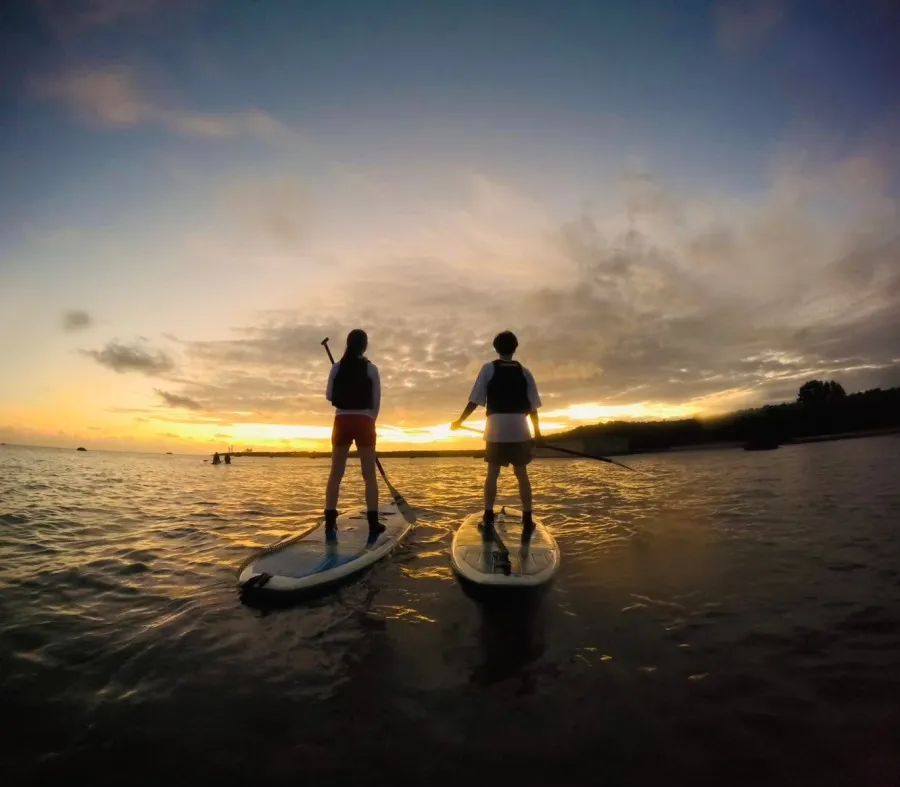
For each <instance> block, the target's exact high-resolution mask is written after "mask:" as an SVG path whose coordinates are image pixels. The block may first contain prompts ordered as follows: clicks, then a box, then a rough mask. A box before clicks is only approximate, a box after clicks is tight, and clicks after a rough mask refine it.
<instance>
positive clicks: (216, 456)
mask: <svg viewBox="0 0 900 787" xmlns="http://www.w3.org/2000/svg"><path fill="white" fill-rule="evenodd" d="M221 462H222V459H221V457H220V456H219V452H218V451H216V452H215V453H214V454H213V462H212V463H213V464H214V465H217V464H221Z"/></svg>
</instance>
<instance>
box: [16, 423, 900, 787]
mask: <svg viewBox="0 0 900 787" xmlns="http://www.w3.org/2000/svg"><path fill="white" fill-rule="evenodd" d="M852 442H855V443H856V445H855V446H853V447H852V448H851V447H849V442H848V443H844V444H839V443H832V444H821V445H817V446H791V447H785V448H784V449H782V450H779V451H777V452H772V454H770V455H769V456H768V457H761V456H750V455H747V454H745V453H744V452H741V451H730V452H729V451H721V452H696V453H692V454H688V453H685V454H682V455H675V454H672V455H669V456H662V455H656V456H652V457H634V458H633V459H632V463H633V464H634V465H635V466H639V467H641V469H643V470H645V471H646V472H647V475H646V476H640V477H637V476H633V475H630V474H627V473H625V472H623V471H620V470H617V469H615V468H607V467H606V466H604V465H600V464H599V463H592V462H589V461H574V462H569V461H541V460H539V461H536V462H535V463H533V464H532V466H531V470H530V473H531V476H532V481H533V486H534V489H535V502H536V508H535V510H536V512H538V513H539V514H540V516H541V517H542V518H543V520H544V523H545V524H546V525H547V526H548V527H550V528H551V529H552V531H553V532H554V534H555V535H556V537H557V539H558V541H559V543H560V546H561V549H562V554H563V558H562V565H561V570H560V574H559V575H558V578H557V581H556V582H555V584H554V585H553V587H552V588H551V589H550V590H549V591H548V592H547V594H546V595H545V596H544V597H542V600H541V601H539V602H537V603H536V604H535V605H534V608H533V609H532V608H528V609H524V610H523V609H521V608H519V607H518V606H516V605H513V606H509V605H498V606H497V607H496V608H494V607H493V606H491V605H485V604H484V603H481V602H477V601H475V600H473V599H471V598H469V597H468V596H467V595H466V594H464V593H463V592H462V590H461V588H460V587H459V585H458V582H457V580H456V579H455V577H454V575H453V573H452V571H451V569H450V566H449V558H448V553H447V552H448V547H449V543H450V540H451V539H452V534H453V532H454V530H455V528H456V527H457V526H458V525H459V523H460V522H461V521H462V519H463V518H464V516H465V515H466V514H467V513H469V512H471V511H477V510H479V508H480V506H481V491H482V484H483V472H484V466H483V463H481V462H475V461H467V460H444V461H432V460H419V461H416V462H411V461H410V462H406V461H397V460H391V462H390V463H389V464H388V463H387V462H385V469H386V470H387V471H388V473H389V474H390V477H391V481H392V482H393V483H394V485H395V486H397V488H398V489H402V490H403V492H404V495H405V496H406V497H407V499H408V500H409V501H410V502H411V503H412V504H413V505H414V506H416V507H417V510H418V512H419V516H420V520H421V523H420V526H419V527H418V528H417V529H416V531H414V533H413V535H412V537H411V539H410V541H409V543H408V545H407V546H406V547H404V548H402V549H400V550H398V551H397V552H396V553H395V554H394V555H393V556H392V557H391V558H389V559H387V560H385V561H382V562H381V563H379V564H378V565H376V566H375V567H374V568H373V570H372V571H370V572H369V573H367V574H366V575H365V577H363V578H362V579H361V580H360V581H358V582H355V583H351V584H349V585H347V586H345V587H343V588H340V589H337V590H335V591H334V592H332V593H330V594H328V595H327V596H324V597H322V598H320V599H317V600H312V601H309V602H307V603H303V604H294V605H292V606H287V607H286V608H283V609H274V608H265V607H250V606H244V605H242V604H241V603H240V601H239V599H238V595H237V593H236V591H235V587H234V571H235V568H236V566H237V564H238V563H239V562H240V561H241V560H242V559H243V558H244V557H246V555H247V554H248V553H249V552H250V551H251V550H253V549H256V548H259V547H260V546H264V545H266V544H270V543H272V542H274V541H276V540H278V539H281V538H283V537H286V536H290V535H293V534H295V533H297V532H300V531H301V530H303V529H306V527H307V526H308V524H310V523H312V522H315V521H316V519H317V517H318V516H319V514H320V512H321V507H322V500H321V491H322V489H323V488H324V484H325V479H326V477H327V473H328V464H327V462H306V461H281V460H266V461H262V460H260V459H246V460H244V459H241V460H240V464H239V465H238V464H236V465H234V466H233V467H232V468H231V469H232V470H236V471H238V472H232V473H229V474H228V475H227V482H226V481H225V480H223V479H224V476H223V475H222V474H216V473H214V472H212V471H211V469H210V467H209V465H204V464H203V462H202V459H198V458H196V457H142V456H129V455H124V454H123V455H113V454H103V453H102V452H92V453H91V455H89V456H83V457H73V456H72V455H70V454H69V453H65V452H55V453H53V452H42V451H39V450H34V449H27V450H25V449H22V450H18V449H16V450H13V451H11V452H10V451H6V450H5V451H4V452H3V453H2V454H0V495H2V499H3V500H4V504H5V505H7V506H8V507H9V508H10V509H11V510H10V511H8V512H7V513H4V514H0V525H2V532H0V565H2V566H3V568H2V569H0V572H2V586H3V593H2V594H0V614H2V616H3V621H4V625H3V626H2V627H0V660H2V663H3V664H4V669H3V670H2V671H0V691H2V699H3V700H4V706H5V707H8V708H10V709H11V713H12V714H13V715H14V716H15V717H16V718H17V719H19V720H21V721H22V723H20V724H18V725H17V730H18V732H17V733H16V734H17V735H18V736H19V737H18V738H17V739H16V750H17V753H18V754H19V755H20V756H21V758H22V759H23V761H24V762H26V763H27V764H28V768H29V772H30V773H32V774H35V775H37V776H38V777H40V776H47V777H48V779H47V781H52V780H53V779H49V776H58V777H60V780H63V779H65V778H69V777H71V776H72V774H73V773H74V772H75V771H76V770H77V769H78V768H80V769H81V771H82V772H88V771H90V772H91V773H92V774H95V775H97V776H98V777H100V778H101V780H102V777H103V776H104V775H106V776H110V775H117V774H120V773H121V769H119V771H115V769H116V767H118V766H117V765H116V763H118V762H119V760H117V759H116V758H117V757H119V758H121V757H123V756H124V754H123V752H126V751H127V752H129V756H130V760H129V761H130V762H133V761H134V757H133V756H131V755H132V754H135V753H137V755H136V756H138V758H139V760H140V762H141V768H142V773H143V774H144V775H146V776H147V777H148V778H152V777H160V776H161V775H166V774H168V775H174V774H176V773H177V774H179V776H183V775H184V768H185V767H186V766H184V762H183V759H182V757H181V752H182V751H183V744H184V741H185V740H188V741H190V746H191V750H192V752H193V754H194V755H196V760H197V762H202V763H203V769H204V770H203V779H205V780H209V779H211V778H216V779H217V780H224V779H225V777H230V778H233V777H235V776H238V777H240V778H247V777H249V776H252V778H254V779H257V780H258V779H259V778H266V779H269V780H272V779H273V778H274V779H275V780H276V781H278V779H277V778H276V777H277V776H283V777H284V778H285V779H287V778H295V777H296V773H295V772H294V771H293V770H291V769H292V768H294V767H295V766H296V765H297V763H302V767H303V770H304V777H305V778H314V777H316V776H323V777H324V778H325V780H327V779H328V778H335V776H334V774H335V771H334V768H335V759H336V758H335V751H336V748H337V750H338V752H337V753H338V757H337V759H338V760H340V767H341V768H342V769H343V770H342V771H341V773H342V774H344V775H347V776H348V778H349V779H351V780H354V779H355V780H359V779H360V778H362V777H365V776H366V775H367V774H366V773H364V772H363V768H362V763H365V764H366V768H368V769H369V771H368V776H369V777H370V775H371V767H372V763H373V762H375V760H377V759H378V758H379V757H383V758H384V759H385V762H384V766H385V767H395V763H391V762H388V754H386V753H385V751H383V750H382V748H381V743H380V742H381V741H382V740H383V739H384V737H385V736H387V737H389V738H392V739H401V738H402V739H403V740H404V741H406V744H407V746H406V750H407V754H406V755H405V757H406V759H405V762H406V766H405V767H408V769H409V770H410V771H415V772H416V773H417V775H418V776H421V777H422V778H423V779H426V780H427V779H430V782H429V783H432V784H440V783H442V782H441V779H442V778H443V777H444V776H445V775H446V774H445V772H444V770H445V769H446V763H447V762H452V761H457V760H458V757H459V752H460V750H461V749H462V748H463V747H464V748H465V756H466V761H467V763H468V764H469V765H470V766H471V767H472V768H474V769H481V768H482V767H483V766H484V767H490V766H491V764H496V763H497V762H500V761H502V762H503V763H504V777H505V778H506V779H508V780H516V781H517V783H521V784H525V783H533V782H534V781H541V782H542V783H549V781H550V780H552V778H553V775H554V773H555V775H556V777H557V778H558V768H559V762H565V763H566V767H567V768H571V769H572V771H573V772H578V771H579V770H584V769H586V768H591V769H595V768H596V763H597V761H598V758H599V759H601V760H602V761H603V763H604V773H605V775H606V776H608V778H609V779H610V780H611V781H614V782H618V783H629V780H630V783H636V784H652V783H659V782H660V781H662V780H664V779H665V780H668V781H676V782H678V783H689V782H691V781H692V780H691V778H690V777H691V776H694V777H696V778H694V779H693V782H694V783H697V782H702V780H703V779H702V778H701V777H709V779H708V781H709V782H710V783H722V781H723V777H724V779H727V780H731V781H733V780H734V776H735V774H737V773H741V774H743V775H744V776H746V777H747V779H748V780H749V782H752V781H754V779H752V778H750V777H751V776H753V777H758V778H755V781H756V783H767V784H775V783H787V782H786V779H787V778H788V776H789V775H791V774H793V775H794V776H796V775H797V774H802V777H803V780H804V781H805V782H810V783H811V782H813V781H815V782H816V783H817V784H841V783H859V784H861V785H863V786H864V787H865V785H866V782H865V781H864V780H863V781H860V778H861V777H859V774H860V773H863V770H862V769H861V766H860V763H863V762H878V763H881V766H880V767H882V770H883V771H884V773H885V774H887V775H888V776H890V775H891V774H894V773H900V765H898V761H897V757H896V748H895V747H894V746H893V743H892V742H891V741H890V736H889V735H888V731H890V730H896V729H897V728H898V726H900V714H898V711H897V707H898V703H897V702H896V698H897V697H898V696H900V686H898V680H900V679H898V678H897V671H896V652H897V650H898V649H900V573H898V571H897V565H898V564H900V537H898V536H897V535H896V525H895V519H896V511H897V510H898V509H900V491H898V490H897V488H896V478H897V477H900V466H898V461H900V459H898V456H900V453H898V452H897V451H896V448H895V446H896V444H897V443H896V442H893V443H890V442H885V441H881V442H879V440H869V441H865V440H863V441H852ZM29 452H30V453H29ZM362 499H363V495H362V484H361V480H360V478H359V472H358V464H355V463H353V462H351V464H350V467H349V470H348V475H347V479H346V482H345V486H344V488H343V489H342V497H341V503H340V505H341V506H342V507H349V506H351V505H357V504H361V501H362ZM499 502H500V503H501V504H502V503H507V504H508V503H513V504H515V503H516V499H515V481H514V479H513V477H512V475H511V474H509V473H504V474H503V475H502V476H501V480H500V501H499ZM7 665H9V668H8V669H7ZM31 719H41V720H42V723H41V724H40V725H33V734H29V733H28V732H27V730H28V729H31V728H29V727H28V724H29V723H30V721H29V720H31ZM473 729H489V730H490V731H491V734H490V735H489V736H484V737H482V736H479V735H472V730H473ZM848 730H849V732H848ZM348 740H352V741H354V745H355V746H357V747H358V748H357V749H355V751H356V755H354V757H344V756H340V752H342V751H344V749H345V748H346V747H345V746H343V743H345V742H346V741H348ZM336 741H338V742H339V743H338V744H337V746H336V743H335V742H336ZM370 741H375V743H372V744H370V743H369V742H370ZM536 741H537V742H539V743H540V745H536V744H535V742H536ZM341 742H343V743H341ZM838 743H840V745H838ZM342 746H343V748H342ZM248 747H249V748H250V749H252V750H253V751H254V752H256V753H258V754H259V756H258V757H254V758H253V762H252V763H250V762H249V761H247V759H246V757H244V756H243V755H241V756H239V755H238V753H239V752H246V750H247V749H248ZM296 747H299V748H296ZM547 751H552V752H554V753H555V754H554V757H555V758H556V759H555V761H554V759H553V758H549V759H548V758H547V755H546V752H547ZM51 752H55V753H56V754H55V756H52V757H51V756H50V753H51ZM816 752H827V753H828V754H829V756H830V757H831V759H830V760H827V762H826V761H825V760H823V757H822V755H820V754H817V753H816ZM111 753H112V754H114V755H115V756H112V757H111ZM286 753H287V754H288V756H287V757H285V754H286ZM292 753H299V754H300V756H299V757H297V758H292V757H291V754H292ZM391 756H394V754H393V750H391ZM176 760H177V761H176ZM110 763H112V764H110ZM736 763H739V765H740V767H738V766H737V765H736ZM895 765H898V767H897V768H895ZM547 768H555V769H556V770H555V771H550V772H548V771H547V770H546V769H547ZM891 768H894V770H891ZM442 769H444V770H442ZM742 769H744V770H742ZM114 772H115V773H114ZM778 776H782V777H784V778H781V779H779V778H777V777H778ZM773 777H774V778H773ZM888 782H889V779H883V780H882V783H888ZM869 783H871V784H875V783H877V782H875V781H872V780H870V781H869Z"/></svg>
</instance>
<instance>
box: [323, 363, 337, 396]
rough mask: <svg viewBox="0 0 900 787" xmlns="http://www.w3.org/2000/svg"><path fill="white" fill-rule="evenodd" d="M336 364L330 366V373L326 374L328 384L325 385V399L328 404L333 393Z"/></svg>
mask: <svg viewBox="0 0 900 787" xmlns="http://www.w3.org/2000/svg"><path fill="white" fill-rule="evenodd" d="M337 370H338V364H336V363H335V364H332V365H331V371H330V372H328V383H327V384H326V385H325V398H326V399H327V400H328V401H329V402H330V401H331V396H332V394H333V393H334V377H335V375H336V374H337Z"/></svg>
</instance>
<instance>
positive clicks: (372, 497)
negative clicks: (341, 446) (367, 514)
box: [356, 446, 378, 511]
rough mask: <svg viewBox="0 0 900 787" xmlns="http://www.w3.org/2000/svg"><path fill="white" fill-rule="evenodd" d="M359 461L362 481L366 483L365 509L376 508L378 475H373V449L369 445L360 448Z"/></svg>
mask: <svg viewBox="0 0 900 787" xmlns="http://www.w3.org/2000/svg"><path fill="white" fill-rule="evenodd" d="M356 450H357V452H358V453H359V463H360V464H361V465H362V476H363V481H364V482H365V485H366V510H368V511H377V510H378V476H376V475H375V449H374V448H371V447H365V448H360V447H359V446H357V449H356Z"/></svg>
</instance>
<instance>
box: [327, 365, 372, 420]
mask: <svg viewBox="0 0 900 787" xmlns="http://www.w3.org/2000/svg"><path fill="white" fill-rule="evenodd" d="M331 403H332V404H333V405H334V406H335V407H337V408H338V410H370V409H371V408H372V405H373V404H374V396H373V391H372V378H371V377H369V361H368V360H367V359H366V358H342V359H341V360H340V361H339V362H338V370H337V373H336V374H335V376H334V382H333V383H332V386H331Z"/></svg>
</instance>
